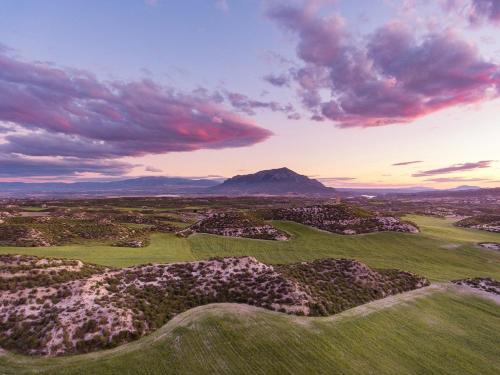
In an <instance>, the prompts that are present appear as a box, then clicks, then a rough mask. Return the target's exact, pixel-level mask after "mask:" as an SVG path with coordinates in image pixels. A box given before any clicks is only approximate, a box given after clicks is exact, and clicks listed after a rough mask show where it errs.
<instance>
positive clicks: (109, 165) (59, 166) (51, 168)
mask: <svg viewBox="0 0 500 375" xmlns="http://www.w3.org/2000/svg"><path fill="white" fill-rule="evenodd" d="M132 167H134V165H132V164H129V163H123V162H120V161H116V160H81V159H78V158H49V159H47V158H45V159H33V158H28V157H23V156H18V155H5V154H0V177H12V176H15V177H31V176H54V175H57V176H76V175H78V174H81V173H99V174H103V175H107V176H121V175H123V174H125V173H127V172H129V171H130V170H131V168H132Z"/></svg>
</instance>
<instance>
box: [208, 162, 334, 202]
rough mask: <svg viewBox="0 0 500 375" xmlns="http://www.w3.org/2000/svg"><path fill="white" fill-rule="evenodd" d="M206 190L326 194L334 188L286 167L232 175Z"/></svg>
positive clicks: (249, 193) (218, 191) (210, 191)
mask: <svg viewBox="0 0 500 375" xmlns="http://www.w3.org/2000/svg"><path fill="white" fill-rule="evenodd" d="M207 192H209V193H212V194H220V195H316V196H328V195H333V194H335V189H333V188H330V187H326V186H325V185H323V184H322V183H321V182H319V181H318V180H314V179H311V178H309V177H307V176H303V175H301V174H298V173H296V172H294V171H292V170H290V169H288V168H278V169H269V170H264V171H260V172H257V173H253V174H247V175H237V176H234V177H232V178H230V179H228V180H226V181H224V182H223V183H222V184H220V185H217V186H214V187H211V188H209V189H207Z"/></svg>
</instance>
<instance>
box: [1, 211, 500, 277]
mask: <svg viewBox="0 0 500 375" xmlns="http://www.w3.org/2000/svg"><path fill="white" fill-rule="evenodd" d="M408 218H409V219H410V220H412V221H414V222H416V223H417V224H418V225H419V226H420V228H421V230H422V233H420V234H407V233H389V232H386V233H372V234H364V235H356V236H343V235H338V234H332V233H327V232H323V231H319V230H316V229H314V228H310V227H307V226H304V225H300V224H296V223H291V222H275V223H274V224H275V225H276V226H277V227H278V228H280V229H282V230H285V231H287V232H289V233H290V234H292V236H293V238H292V239H291V240H290V241H284V242H279V241H262V240H251V239H241V238H228V237H221V236H214V235H205V234H197V235H193V236H191V237H189V238H187V239H185V238H179V237H176V236H175V235H174V234H154V235H153V236H152V238H151V245H149V246H148V247H146V248H121V247H113V246H102V245H95V244H92V245H90V244H89V245H81V244H80V245H69V246H54V247H48V248H20V247H2V248H0V253H18V254H33V255H38V256H51V257H67V258H73V259H81V260H83V261H86V262H90V263H97V264H102V265H108V266H116V267H124V266H130V265H134V264H142V263H149V262H180V261H192V260H197V259H207V258H210V257H213V256H239V255H251V256H255V257H256V258H257V259H258V260H260V261H263V262H266V263H287V262H298V261H308V260H313V259H318V258H325V257H332V258H354V259H357V260H360V261H363V262H365V263H367V264H368V265H369V266H372V267H380V268H400V269H403V270H406V271H412V272H416V273H419V274H421V275H423V276H426V277H428V278H430V279H432V280H436V281H446V280H452V279H456V278H462V277H469V276H491V277H496V278H500V253H499V252H495V251H492V250H484V249H480V248H478V247H477V246H476V245H475V244H476V243H477V242H482V241H495V242H500V234H495V233H488V232H482V231H477V230H470V229H463V228H457V227H454V226H453V225H452V222H451V221H449V220H443V219H436V218H430V217H423V216H410V217H408Z"/></svg>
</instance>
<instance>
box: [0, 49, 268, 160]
mask: <svg viewBox="0 0 500 375" xmlns="http://www.w3.org/2000/svg"><path fill="white" fill-rule="evenodd" d="M0 121H4V122H7V123H12V124H15V125H16V126H18V127H20V128H23V129H24V131H23V132H22V133H18V134H11V135H9V134H8V135H7V136H5V140H6V143H4V144H2V145H0V152H4V153H16V154H23V155H30V156H63V157H80V158H102V157H105V158H114V157H120V156H141V155H146V154H151V153H166V152H173V151H192V150H198V149H220V148H226V147H243V146H249V145H252V144H255V143H258V142H261V141H263V140H265V139H267V138H268V137H270V136H271V135H272V133H271V132H270V131H268V130H266V129H263V128H261V127H259V126H257V125H256V124H255V123H253V122H252V121H250V120H248V119H243V118H242V117H240V116H239V115H237V114H235V113H231V112H229V111H227V110H226V109H225V108H223V107H222V106H221V105H220V104H219V103H217V102H216V101H215V100H212V99H207V98H206V97H204V96H203V95H196V94H195V93H192V94H183V93H179V92H177V91H175V90H173V89H171V88H166V87H162V86H159V85H157V84H155V83H154V82H152V81H150V80H143V81H139V82H121V81H113V82H106V83H104V82H100V81H98V80H97V79H96V78H95V77H94V76H93V75H92V74H90V73H89V72H85V71H76V70H71V69H61V68H56V67H54V66H52V65H47V64H41V63H29V62H22V61H19V60H17V59H15V58H13V57H11V56H10V55H9V54H8V51H7V50H6V49H0Z"/></svg>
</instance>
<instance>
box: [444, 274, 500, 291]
mask: <svg viewBox="0 0 500 375" xmlns="http://www.w3.org/2000/svg"><path fill="white" fill-rule="evenodd" d="M452 283H455V284H457V285H466V286H470V287H471V288H475V289H479V290H482V291H484V292H488V293H492V294H496V295H498V296H500V281H497V280H494V279H492V278H489V277H475V278H470V279H461V280H453V281H452Z"/></svg>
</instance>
